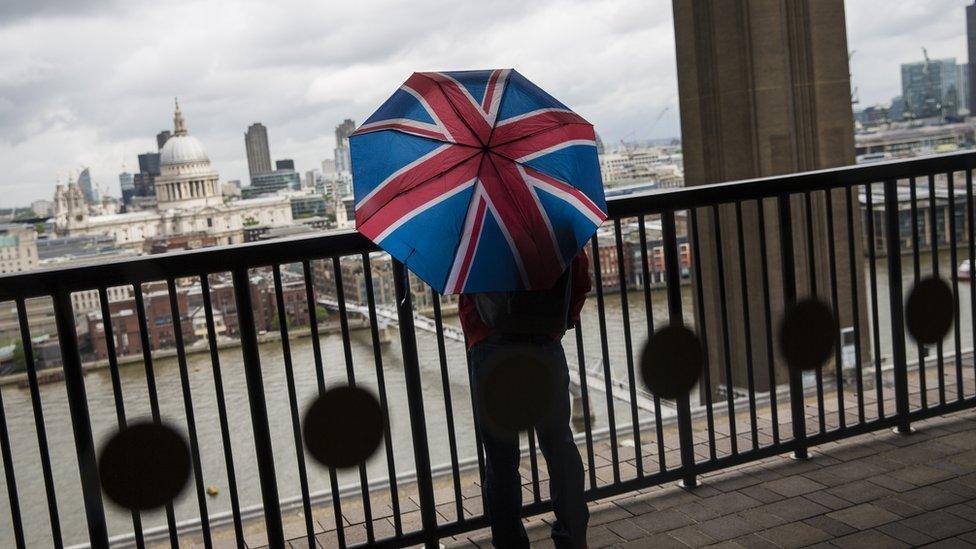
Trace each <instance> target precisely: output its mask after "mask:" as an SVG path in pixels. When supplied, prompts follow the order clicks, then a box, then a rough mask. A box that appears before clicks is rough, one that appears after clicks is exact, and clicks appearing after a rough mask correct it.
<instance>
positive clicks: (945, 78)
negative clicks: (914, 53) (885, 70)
mask: <svg viewBox="0 0 976 549" xmlns="http://www.w3.org/2000/svg"><path fill="white" fill-rule="evenodd" d="M956 77H957V69H956V59H955V58H954V57H948V58H945V59H929V58H928V56H926V58H925V59H924V60H922V61H918V62H915V63H904V64H902V66H901V96H902V98H903V99H904V100H905V109H906V110H907V111H908V112H910V113H911V114H912V116H913V117H914V118H931V117H936V116H937V117H947V116H950V117H951V116H957V115H958V114H959V98H958V90H959V88H958V84H957V82H956Z"/></svg>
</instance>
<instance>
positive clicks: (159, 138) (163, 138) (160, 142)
mask: <svg viewBox="0 0 976 549" xmlns="http://www.w3.org/2000/svg"><path fill="white" fill-rule="evenodd" d="M170 137H173V133H172V132H171V131H169V130H163V131H161V132H159V133H157V134H156V150H157V151H161V150H163V146H164V145H166V142H167V141H169V138H170Z"/></svg>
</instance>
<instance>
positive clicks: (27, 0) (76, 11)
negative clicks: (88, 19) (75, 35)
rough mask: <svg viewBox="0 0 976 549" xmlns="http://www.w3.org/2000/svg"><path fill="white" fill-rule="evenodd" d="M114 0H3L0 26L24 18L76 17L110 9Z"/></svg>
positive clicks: (20, 20)
mask: <svg viewBox="0 0 976 549" xmlns="http://www.w3.org/2000/svg"><path fill="white" fill-rule="evenodd" d="M115 4H116V2H115V0H4V2H3V3H0V27H3V26H6V25H11V24H14V23H19V22H22V21H23V20H25V19H37V18H45V17H77V16H80V15H88V14H92V13H96V12H107V11H110V10H111V9H112V8H113V7H114V5H115Z"/></svg>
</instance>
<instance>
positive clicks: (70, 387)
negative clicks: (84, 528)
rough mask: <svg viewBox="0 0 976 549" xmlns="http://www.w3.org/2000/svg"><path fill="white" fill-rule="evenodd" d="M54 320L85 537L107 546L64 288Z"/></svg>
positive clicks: (68, 298)
mask: <svg viewBox="0 0 976 549" xmlns="http://www.w3.org/2000/svg"><path fill="white" fill-rule="evenodd" d="M54 321H55V323H56V325H57V329H58V341H59V343H60V348H61V361H62V363H63V365H64V387H65V389H66V390H67V393H68V408H69V409H70V411H71V428H72V432H73V433H74V439H75V451H76V453H77V456H78V473H79V475H80V476H81V495H82V499H83V500H84V504H85V517H86V518H87V520H88V538H89V540H90V542H91V545H92V546H93V547H96V546H100V547H105V546H108V529H107V528H106V525H105V510H104V508H103V507H102V489H101V486H100V485H99V481H98V465H97V464H96V463H95V442H94V440H93V439H92V432H91V418H90V417H89V415H88V397H87V396H86V395H85V377H84V373H82V371H81V355H80V354H79V352H78V333H77V332H76V331H75V319H74V310H73V309H72V306H71V294H70V293H69V292H68V291H66V290H59V291H57V292H56V293H55V294H54Z"/></svg>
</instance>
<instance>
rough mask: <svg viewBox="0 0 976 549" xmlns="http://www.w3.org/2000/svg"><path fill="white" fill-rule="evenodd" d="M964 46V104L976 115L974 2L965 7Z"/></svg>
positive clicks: (975, 16) (975, 22)
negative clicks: (965, 93) (966, 82)
mask: <svg viewBox="0 0 976 549" xmlns="http://www.w3.org/2000/svg"><path fill="white" fill-rule="evenodd" d="M966 45H967V50H968V52H969V57H968V59H967V61H969V62H968V63H967V64H966V74H967V75H968V76H969V84H970V85H969V86H967V87H968V88H969V94H968V95H967V96H966V104H967V106H968V107H969V112H970V113H971V114H973V115H976V2H973V4H972V5H970V6H966Z"/></svg>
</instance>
